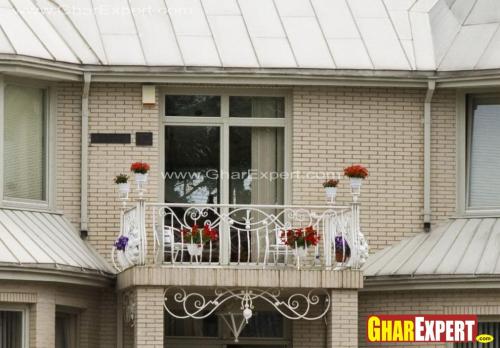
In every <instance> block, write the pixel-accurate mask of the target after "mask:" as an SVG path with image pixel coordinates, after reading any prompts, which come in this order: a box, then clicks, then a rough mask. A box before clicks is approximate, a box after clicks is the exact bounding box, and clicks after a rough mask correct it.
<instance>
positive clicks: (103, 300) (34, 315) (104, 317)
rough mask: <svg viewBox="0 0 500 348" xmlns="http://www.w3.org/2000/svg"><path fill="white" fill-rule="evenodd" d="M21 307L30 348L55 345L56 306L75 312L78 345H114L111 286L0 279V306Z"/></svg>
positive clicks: (94, 347)
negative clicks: (26, 319)
mask: <svg viewBox="0 0 500 348" xmlns="http://www.w3.org/2000/svg"><path fill="white" fill-rule="evenodd" d="M2 306H6V307H13V308H22V309H25V310H26V313H27V316H28V327H29V330H28V342H29V347H30V348H53V347H54V346H55V317H56V308H58V307H59V306H63V307H65V308H70V309H72V310H74V311H75V312H76V313H78V331H79V332H78V344H79V345H78V347H79V348H109V347H115V346H116V303H115V295H114V290H113V289H112V288H109V289H102V288H92V287H84V286H78V285H49V284H47V283H37V282H14V281H1V282H0V307H2Z"/></svg>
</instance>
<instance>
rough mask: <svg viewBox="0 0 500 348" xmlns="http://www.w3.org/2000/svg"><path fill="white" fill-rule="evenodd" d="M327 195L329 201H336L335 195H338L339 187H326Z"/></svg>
mask: <svg viewBox="0 0 500 348" xmlns="http://www.w3.org/2000/svg"><path fill="white" fill-rule="evenodd" d="M325 195H326V200H327V201H328V202H334V201H335V197H337V188H336V187H325Z"/></svg>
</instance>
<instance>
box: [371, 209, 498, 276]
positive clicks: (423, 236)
mask: <svg viewBox="0 0 500 348" xmlns="http://www.w3.org/2000/svg"><path fill="white" fill-rule="evenodd" d="M363 271H364V274H365V276H418V275H422V276H423V275H453V276H457V275H498V274H500V218H470V219H453V220H450V221H448V222H447V223H445V224H442V225H440V226H438V227H436V228H435V229H434V230H433V231H431V232H430V233H424V232H422V233H419V234H417V235H415V236H413V237H410V238H406V239H404V240H402V241H401V242H399V243H396V244H394V245H392V246H390V247H388V248H386V249H383V250H381V251H379V252H378V253H375V254H374V255H372V256H370V257H369V258H368V261H367V263H366V264H365V265H364V267H363Z"/></svg>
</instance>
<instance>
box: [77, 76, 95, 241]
mask: <svg viewBox="0 0 500 348" xmlns="http://www.w3.org/2000/svg"><path fill="white" fill-rule="evenodd" d="M91 77H92V75H91V74H90V73H84V74H83V91H82V144H81V162H82V163H81V171H80V172H81V178H80V184H81V187H80V236H81V238H82V239H85V238H87V236H88V202H87V200H88V157H89V92H90V80H91Z"/></svg>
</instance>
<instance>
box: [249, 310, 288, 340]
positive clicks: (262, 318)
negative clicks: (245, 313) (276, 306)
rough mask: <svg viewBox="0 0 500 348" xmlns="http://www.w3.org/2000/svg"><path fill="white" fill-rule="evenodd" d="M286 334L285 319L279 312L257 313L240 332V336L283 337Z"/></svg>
mask: <svg viewBox="0 0 500 348" xmlns="http://www.w3.org/2000/svg"><path fill="white" fill-rule="evenodd" d="M284 336H285V330H284V319H283V316H282V315H281V314H280V313H277V312H257V313H255V315H254V316H253V317H252V319H250V320H249V321H248V324H247V325H246V326H245V327H244V328H243V331H242V332H241V334H240V337H267V338H282V337H284Z"/></svg>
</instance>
